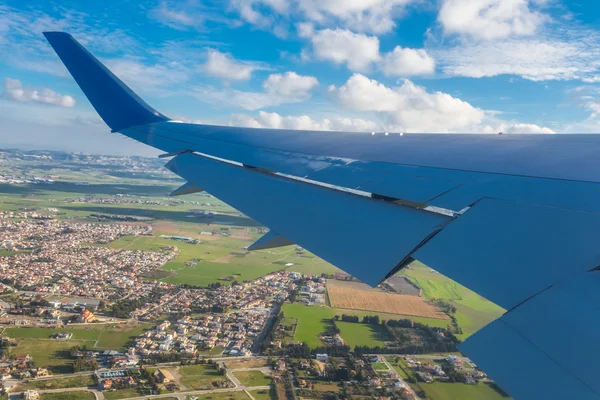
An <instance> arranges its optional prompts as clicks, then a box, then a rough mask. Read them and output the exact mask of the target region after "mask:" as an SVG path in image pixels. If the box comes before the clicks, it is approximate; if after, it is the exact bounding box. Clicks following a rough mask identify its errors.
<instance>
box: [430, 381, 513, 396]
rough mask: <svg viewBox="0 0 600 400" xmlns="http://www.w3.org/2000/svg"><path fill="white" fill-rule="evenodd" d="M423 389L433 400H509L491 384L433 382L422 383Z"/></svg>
mask: <svg viewBox="0 0 600 400" xmlns="http://www.w3.org/2000/svg"><path fill="white" fill-rule="evenodd" d="M421 388H423V390H424V391H425V393H426V394H427V397H428V398H430V399H432V400H456V399H461V400H481V399H485V400H507V399H510V397H505V396H503V395H502V394H501V393H499V392H498V391H496V390H495V389H493V388H492V387H491V386H490V385H489V384H486V383H478V384H477V385H467V384H464V383H446V382H433V383H422V384H421Z"/></svg>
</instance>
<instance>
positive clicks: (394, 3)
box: [229, 0, 417, 34]
mask: <svg viewBox="0 0 600 400" xmlns="http://www.w3.org/2000/svg"><path fill="white" fill-rule="evenodd" d="M416 2H417V0H230V2H229V4H230V8H231V9H232V10H234V11H236V12H237V13H238V14H239V16H240V18H241V19H242V20H244V21H246V22H248V23H250V24H252V25H254V26H256V27H258V28H261V29H273V30H277V29H281V26H282V24H285V23H289V20H290V16H291V15H294V16H301V17H303V19H305V20H307V21H310V22H313V23H315V24H318V25H319V26H320V27H324V28H326V27H341V28H342V29H350V30H353V31H356V32H365V33H372V34H384V33H388V32H390V31H392V30H393V29H394V28H395V27H396V23H395V22H394V19H395V18H397V17H400V16H402V15H403V12H404V10H405V8H406V6H407V5H409V4H412V3H416ZM275 33H277V32H275Z"/></svg>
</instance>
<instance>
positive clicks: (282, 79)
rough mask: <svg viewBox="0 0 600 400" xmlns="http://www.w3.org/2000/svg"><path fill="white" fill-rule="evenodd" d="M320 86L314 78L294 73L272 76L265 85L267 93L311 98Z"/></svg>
mask: <svg viewBox="0 0 600 400" xmlns="http://www.w3.org/2000/svg"><path fill="white" fill-rule="evenodd" d="M317 86H319V81H318V80H317V78H315V77H314V76H303V75H298V74H297V73H295V72H293V71H288V72H286V73H285V74H283V75H282V74H271V75H269V77H268V78H267V80H266V81H265V82H264V83H263V88H264V89H265V91H266V92H267V93H271V94H274V95H279V96H284V97H295V98H309V97H310V91H311V90H312V89H314V88H315V87H317Z"/></svg>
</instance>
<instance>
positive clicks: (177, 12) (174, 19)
mask: <svg viewBox="0 0 600 400" xmlns="http://www.w3.org/2000/svg"><path fill="white" fill-rule="evenodd" d="M150 16H151V17H153V18H154V19H156V20H157V21H159V22H161V23H163V24H165V25H167V26H170V27H171V28H174V29H187V28H189V27H193V26H197V25H198V19H197V18H194V17H193V16H192V15H190V14H189V13H188V11H186V10H185V9H182V8H179V9H178V8H175V7H173V8H172V7H171V6H170V5H169V4H167V2H166V1H161V2H160V4H159V5H158V6H157V7H156V8H154V9H153V10H151V11H150Z"/></svg>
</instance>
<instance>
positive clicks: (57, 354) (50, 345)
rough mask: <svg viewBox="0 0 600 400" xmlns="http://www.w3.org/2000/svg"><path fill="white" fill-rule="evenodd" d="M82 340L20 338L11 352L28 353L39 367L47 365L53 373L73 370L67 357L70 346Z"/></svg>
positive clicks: (80, 343)
mask: <svg viewBox="0 0 600 400" xmlns="http://www.w3.org/2000/svg"><path fill="white" fill-rule="evenodd" d="M83 343H84V342H82V341H79V340H65V341H57V340H35V339H25V340H22V341H21V342H20V343H19V344H18V345H17V347H15V348H11V354H14V355H19V354H29V355H30V356H31V357H32V358H33V360H34V361H35V362H36V364H37V365H38V366H39V367H47V368H48V369H49V370H50V371H51V372H52V373H53V374H66V373H71V372H73V367H72V364H73V360H71V359H69V357H70V355H71V347H73V346H76V345H79V346H81V345H82V344H83Z"/></svg>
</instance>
